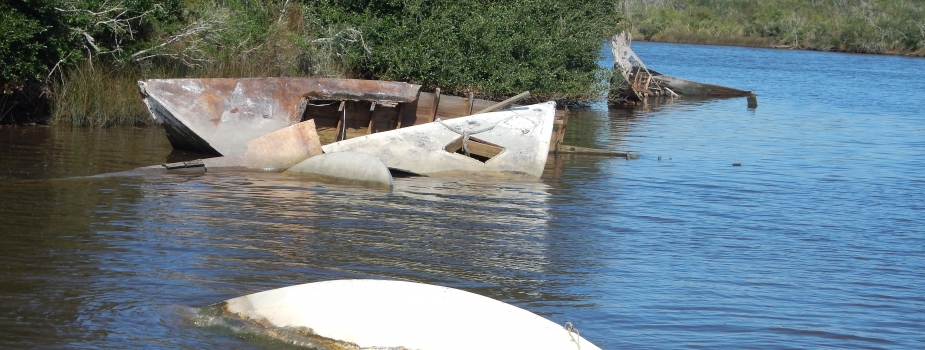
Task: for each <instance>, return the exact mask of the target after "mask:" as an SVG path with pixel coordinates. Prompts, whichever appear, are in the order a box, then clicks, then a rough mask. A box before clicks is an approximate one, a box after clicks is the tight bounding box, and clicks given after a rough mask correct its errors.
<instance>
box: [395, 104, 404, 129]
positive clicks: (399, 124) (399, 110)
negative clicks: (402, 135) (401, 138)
mask: <svg viewBox="0 0 925 350" xmlns="http://www.w3.org/2000/svg"><path fill="white" fill-rule="evenodd" d="M404 105H405V104H404V103H398V124H397V125H396V126H395V129H401V110H402V107H403V106H404Z"/></svg>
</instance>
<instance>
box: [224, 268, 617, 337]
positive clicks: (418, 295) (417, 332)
mask: <svg viewBox="0 0 925 350" xmlns="http://www.w3.org/2000/svg"><path fill="white" fill-rule="evenodd" d="M224 307H225V310H226V311H227V312H231V313H234V314H238V315H240V316H243V317H245V318H248V319H250V320H254V321H257V322H259V323H261V324H269V325H272V326H275V327H306V328H309V329H311V330H312V331H313V332H314V333H315V334H317V335H319V336H322V337H326V338H330V339H335V340H339V341H343V342H349V343H353V344H356V345H358V346H359V347H360V348H382V347H386V348H389V347H393V348H395V347H404V348H406V349H421V350H444V349H445V350H463V349H478V350H483V349H529V350H541V349H550V350H552V349H561V350H576V349H582V350H595V349H597V350H599V349H600V348H598V347H597V346H595V345H594V344H591V343H590V342H588V341H587V340H585V339H583V338H581V337H580V336H579V335H577V334H576V333H574V332H569V331H568V330H566V329H565V328H564V327H563V326H561V325H558V324H555V323H553V322H552V321H549V320H547V319H545V318H543V317H540V316H539V315H536V314H534V313H532V312H529V311H527V310H524V309H521V308H518V307H516V306H513V305H510V304H506V303H503V302H501V301H498V300H494V299H491V298H488V297H484V296H481V295H478V294H474V293H470V292H466V291H463V290H459V289H453V288H448V287H441V286H435V285H429V284H422V283H414V282H404V281H386V280H336V281H326V282H316V283H307V284H302V285H297V286H291V287H285V288H280V289H274V290H269V291H265V292H260V293H255V294H250V295H246V296H242V297H239V298H234V299H229V300H227V301H225V303H224Z"/></svg>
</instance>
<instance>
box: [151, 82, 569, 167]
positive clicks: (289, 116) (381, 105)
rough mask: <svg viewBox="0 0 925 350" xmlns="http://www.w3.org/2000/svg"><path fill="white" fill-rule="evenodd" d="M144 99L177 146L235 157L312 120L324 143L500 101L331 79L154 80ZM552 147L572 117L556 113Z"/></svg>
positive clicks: (459, 114) (445, 116) (394, 84)
mask: <svg viewBox="0 0 925 350" xmlns="http://www.w3.org/2000/svg"><path fill="white" fill-rule="evenodd" d="M138 87H139V92H140V93H141V96H142V99H143V101H144V104H145V105H146V106H147V108H148V110H149V111H150V113H151V116H152V117H153V118H154V119H155V120H156V121H157V122H158V123H159V124H161V125H162V126H163V127H164V130H165V131H166V133H167V138H168V140H170V143H171V145H173V147H174V148H175V149H178V150H186V151H193V152H198V153H203V154H210V155H226V156H227V155H236V154H241V153H243V152H244V151H245V150H246V143H247V142H248V141H250V140H253V139H255V138H257V137H260V136H263V135H266V134H269V133H271V132H274V131H277V130H280V129H282V128H285V127H287V126H290V125H294V124H297V123H300V122H302V121H306V120H313V121H314V123H315V126H316V127H317V131H318V134H319V137H320V139H321V142H322V144H328V143H332V142H337V141H342V140H347V139H351V138H354V137H358V136H365V135H370V134H375V133H378V132H383V131H390V130H396V129H402V128H407V127H410V126H414V125H422V124H427V123H432V122H434V121H435V120H438V119H440V120H444V121H446V120H450V119H455V118H460V117H464V116H469V115H472V114H477V113H479V112H482V111H485V110H486V109H489V108H497V107H498V106H497V103H496V102H493V101H488V100H482V99H477V98H475V97H474V96H473V95H472V94H470V95H469V96H467V97H458V96H446V95H441V93H440V89H436V91H435V92H433V93H430V92H422V91H420V88H421V86H420V85H415V84H408V83H403V82H390V81H377V80H358V79H330V78H216V79H149V80H144V81H139V82H138ZM555 119H556V120H555V122H554V125H555V126H554V130H553V132H552V133H551V134H550V135H549V137H550V139H549V143H548V145H549V150H550V151H555V150H556V149H557V147H558V146H559V145H561V143H562V139H563V137H564V134H565V125H566V123H567V120H568V114H567V111H566V110H562V111H557V112H556V117H555Z"/></svg>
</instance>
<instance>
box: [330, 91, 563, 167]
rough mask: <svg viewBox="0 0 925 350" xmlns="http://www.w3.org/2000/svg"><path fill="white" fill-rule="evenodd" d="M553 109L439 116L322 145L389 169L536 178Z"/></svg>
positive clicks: (545, 153)
mask: <svg viewBox="0 0 925 350" xmlns="http://www.w3.org/2000/svg"><path fill="white" fill-rule="evenodd" d="M555 112H556V104H555V102H547V103H541V104H535V105H529V106H523V107H516V108H511V109H508V110H505V111H500V112H492V113H484V114H477V115H472V116H468V117H462V118H456V119H450V120H446V121H444V120H437V121H436V122H433V123H427V124H422V125H415V126H411V127H408V128H402V129H397V130H391V131H387V132H381V133H376V134H371V135H366V136H361V137H356V138H352V139H348V140H344V141H340V142H335V143H331V144H327V145H324V146H322V147H321V148H322V150H324V152H325V153H337V152H359V153H365V154H369V155H372V156H375V157H376V158H379V160H381V161H382V162H383V163H385V165H386V166H388V167H389V168H390V169H397V170H401V171H404V172H409V173H413V174H418V175H431V176H432V175H438V174H448V173H456V172H462V173H485V172H493V173H510V174H525V175H530V176H535V177H540V176H541V175H542V173H543V168H544V166H545V165H546V158H547V157H548V155H549V152H548V149H549V142H550V137H551V136H552V134H553V122H554V119H555Z"/></svg>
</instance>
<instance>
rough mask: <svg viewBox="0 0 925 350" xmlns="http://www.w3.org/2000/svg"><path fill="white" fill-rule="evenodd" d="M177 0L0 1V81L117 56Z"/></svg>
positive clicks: (164, 17) (136, 46)
mask: <svg viewBox="0 0 925 350" xmlns="http://www.w3.org/2000/svg"><path fill="white" fill-rule="evenodd" d="M180 4H181V3H180V2H179V0H168V1H153V0H129V1H121V2H108V1H98V0H7V1H4V2H3V3H0V33H3V35H2V36H0V53H2V54H0V83H2V84H3V85H4V87H5V90H7V89H9V88H10V86H8V84H11V83H23V82H25V81H26V80H30V79H35V80H44V79H46V78H47V76H48V74H50V73H51V72H52V70H54V69H56V68H57V67H61V66H68V65H70V64H74V63H77V62H81V61H83V60H86V59H100V60H103V61H108V62H114V61H115V62H117V61H122V60H124V59H125V58H127V57H130V56H131V54H132V53H133V52H136V51H137V50H140V48H141V47H142V46H143V45H145V44H147V43H148V41H150V40H152V39H153V38H154V37H155V36H156V34H157V33H156V32H155V31H156V30H157V25H159V24H169V23H170V22H172V21H174V19H175V18H177V15H178V14H179V11H180Z"/></svg>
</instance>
